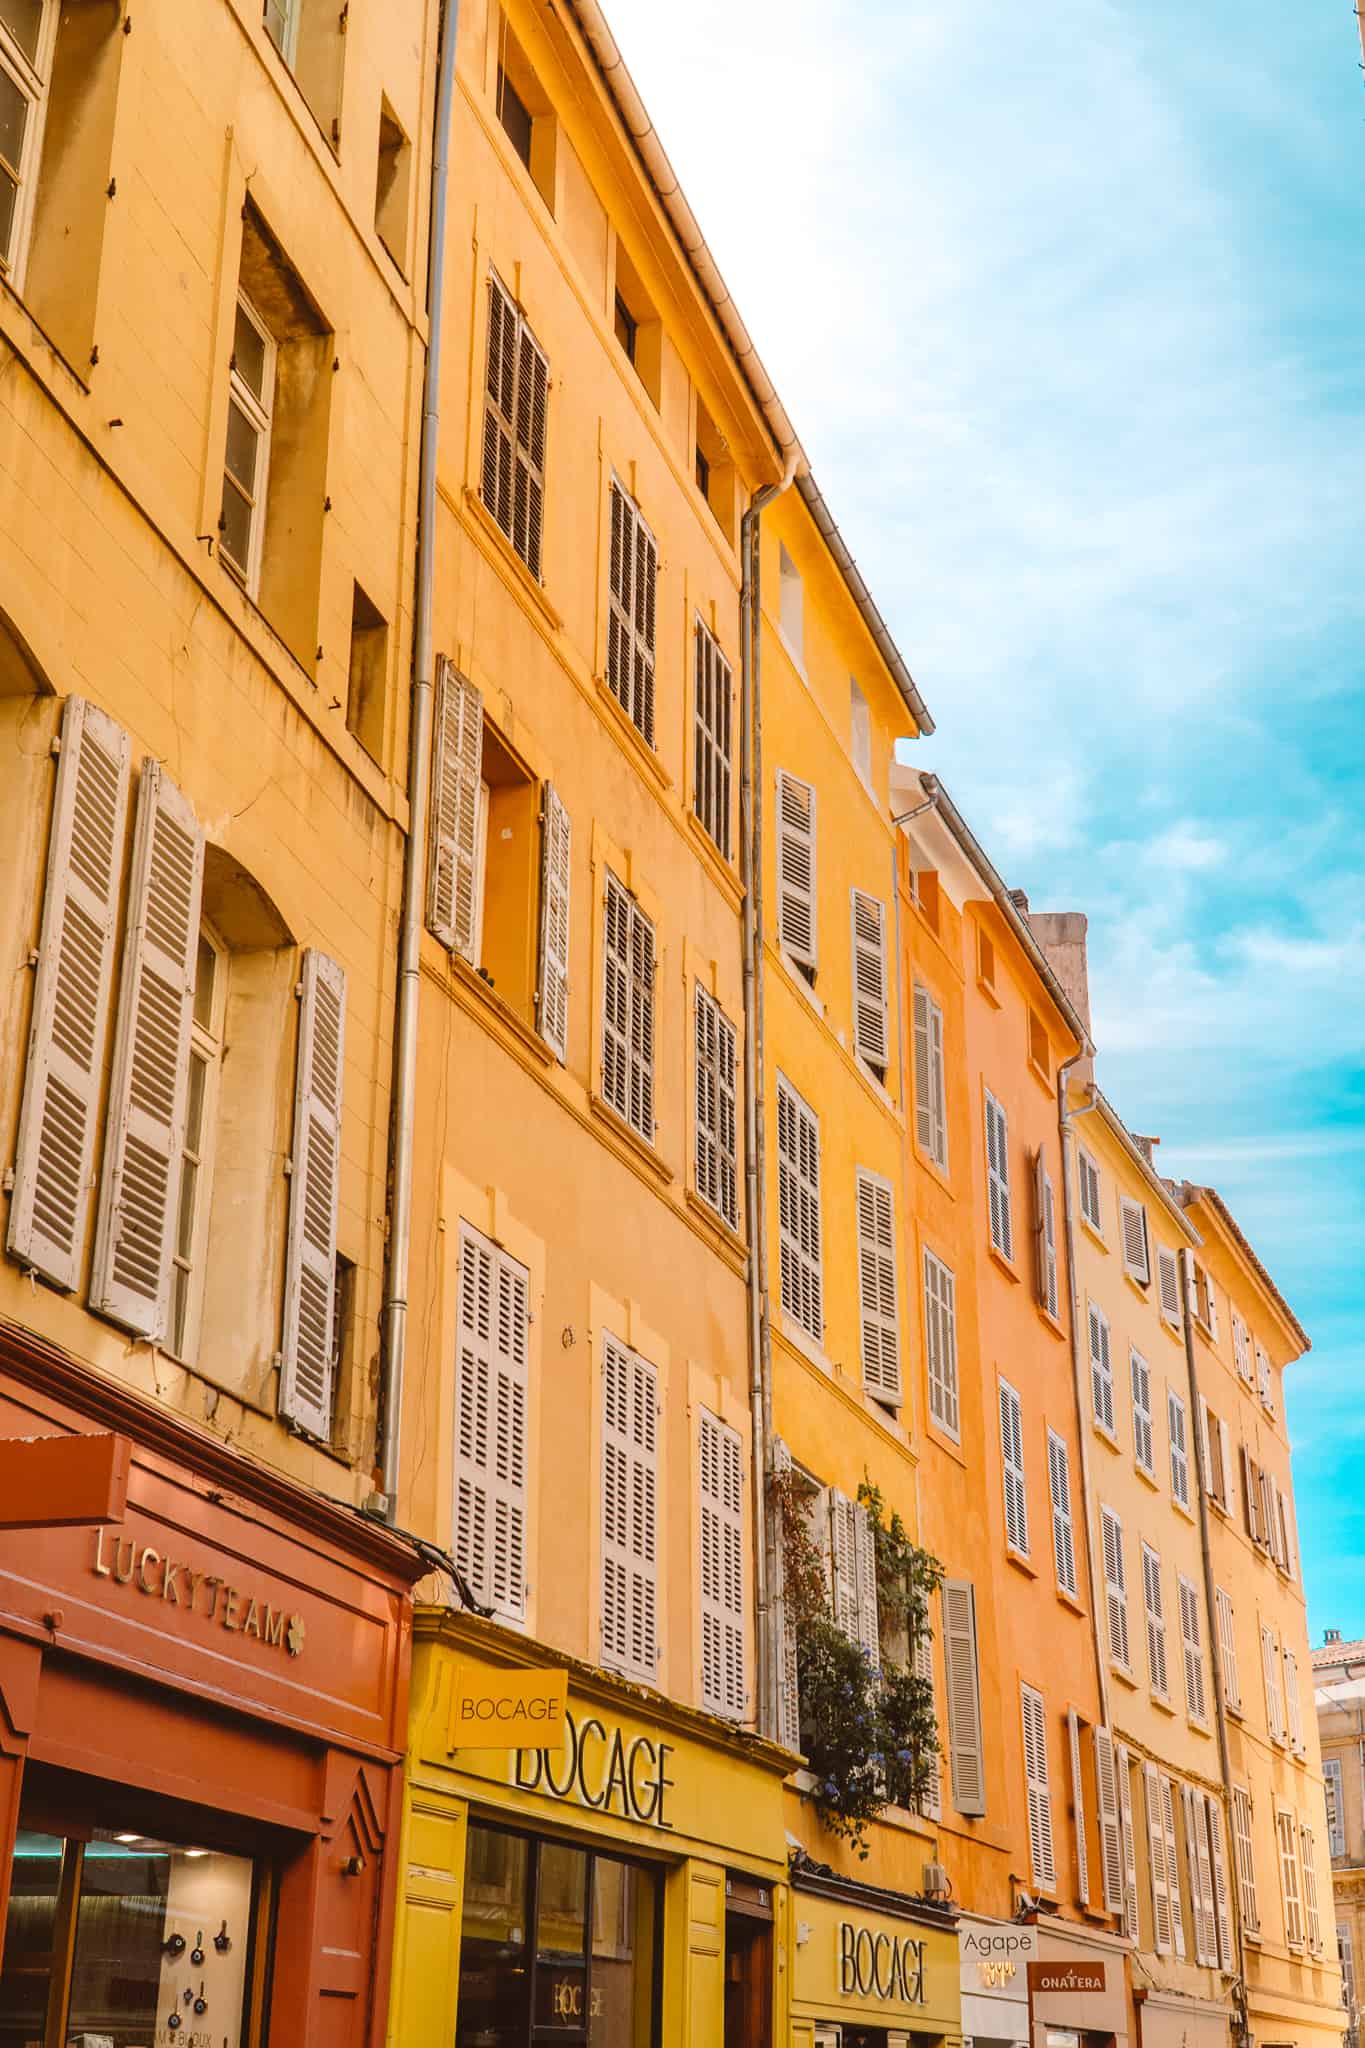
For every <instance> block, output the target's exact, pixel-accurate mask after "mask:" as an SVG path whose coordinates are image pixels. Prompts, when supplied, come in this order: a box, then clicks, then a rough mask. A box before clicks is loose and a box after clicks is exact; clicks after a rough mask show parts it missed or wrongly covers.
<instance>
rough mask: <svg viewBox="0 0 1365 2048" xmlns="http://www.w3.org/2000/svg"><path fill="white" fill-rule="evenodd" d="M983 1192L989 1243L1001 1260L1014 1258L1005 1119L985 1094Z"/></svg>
mask: <svg viewBox="0 0 1365 2048" xmlns="http://www.w3.org/2000/svg"><path fill="white" fill-rule="evenodd" d="M986 1193H987V1198H988V1202H989V1207H990V1223H991V1243H992V1244H993V1245H994V1246H995V1249H996V1250H997V1251H998V1252H999V1253H1000V1255H1001V1257H1002V1258H1006V1259H1012V1258H1013V1257H1014V1230H1013V1226H1012V1224H1011V1221H1010V1149H1009V1120H1008V1118H1007V1117H1006V1115H1005V1112H1004V1110H1003V1109H1002V1108H1001V1106H1000V1104H999V1103H998V1102H997V1101H996V1099H995V1097H994V1096H993V1095H992V1094H991V1093H990V1091H989V1090H987V1093H986Z"/></svg>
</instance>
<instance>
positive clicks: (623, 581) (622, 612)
mask: <svg viewBox="0 0 1365 2048" xmlns="http://www.w3.org/2000/svg"><path fill="white" fill-rule="evenodd" d="M636 524H637V513H636V510H635V505H634V502H633V500H632V499H631V498H630V497H628V496H627V494H626V492H625V491H624V490H622V488H621V486H620V484H619V483H617V482H616V480H615V478H613V479H612V486H611V558H610V569H609V575H608V591H609V604H608V611H607V687H608V689H609V690H610V691H611V693H612V695H613V697H615V698H616V700H617V702H618V703H619V704H620V705H621V707H622V709H623V710H624V711H625V712H627V713H628V714H631V715H633V704H634V690H633V682H634V642H635V571H636V562H637V550H636V540H635V529H636Z"/></svg>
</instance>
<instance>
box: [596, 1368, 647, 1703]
mask: <svg viewBox="0 0 1365 2048" xmlns="http://www.w3.org/2000/svg"><path fill="white" fill-rule="evenodd" d="M658 1486H659V1479H658V1391H657V1384H656V1377H655V1372H654V1367H653V1366H652V1365H650V1364H649V1363H648V1361H647V1360H646V1359H643V1358H640V1357H638V1356H637V1355H636V1353H635V1352H633V1351H630V1350H627V1348H626V1346H625V1345H624V1344H619V1343H618V1342H617V1341H616V1339H615V1338H614V1337H611V1336H608V1337H606V1338H605V1340H604V1342H603V1347H602V1662H603V1663H604V1664H607V1665H610V1666H611V1667H612V1668H613V1669H615V1670H618V1671H624V1672H626V1673H627V1674H628V1675H629V1676H631V1677H633V1678H642V1679H644V1680H646V1682H652V1681H653V1679H654V1675H655V1670H656V1667H657V1665H658V1661H659V1648H658V1604H659V1530H658Z"/></svg>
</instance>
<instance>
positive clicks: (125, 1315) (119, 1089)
mask: <svg viewBox="0 0 1365 2048" xmlns="http://www.w3.org/2000/svg"><path fill="white" fill-rule="evenodd" d="M203 874H204V835H203V833H202V832H201V831H200V829H199V825H198V821H197V820H196V818H195V815H194V810H193V808H192V806H191V805H190V803H189V802H188V800H187V799H186V798H185V797H184V796H182V795H181V793H180V791H179V790H178V789H177V788H176V787H175V785H174V784H173V783H171V782H168V781H167V780H166V778H165V777H164V776H163V775H162V773H161V769H160V766H159V764H158V763H157V762H155V761H151V760H148V761H144V763H143V765H142V774H141V778H140V781H139V786H138V806H137V826H136V830H135V834H134V840H133V871H132V879H131V881H130V883H129V890H128V920H127V928H126V931H125V934H124V941H123V979H122V983H121V986H120V989H119V1013H118V1026H117V1029H116V1031H115V1033H114V1067H113V1077H112V1080H111V1082H110V1088H109V1119H108V1127H107V1134H106V1137H105V1141H104V1170H103V1178H102V1181H101V1185H100V1201H99V1214H98V1220H97V1223H96V1228H95V1257H94V1263H93V1266H92V1268H91V1274H90V1305H91V1307H92V1308H95V1309H98V1310H99V1311H100V1313H101V1314H103V1315H107V1316H109V1317H111V1318H112V1320H113V1321H114V1322H116V1323H121V1324H122V1325H123V1327H124V1328H125V1329H128V1330H134V1331H136V1332H137V1334H138V1335H139V1336H142V1337H157V1338H159V1337H162V1336H164V1334H165V1331H166V1321H167V1311H168V1309H169V1305H170V1291H171V1254H172V1252H173V1250H174V1248H175V1225H176V1217H177V1214H178V1211H179V1197H180V1149H181V1146H182V1144H183V1143H184V1137H185V1101H186V1094H187V1090H188V1084H189V1045H190V1009H191V1005H192V1003H193V1000H194V977H195V966H196V962H197V959H198V952H199V898H200V890H201V886H202V882H203Z"/></svg>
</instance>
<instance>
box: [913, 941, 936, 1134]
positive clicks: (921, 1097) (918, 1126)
mask: <svg viewBox="0 0 1365 2048" xmlns="http://www.w3.org/2000/svg"><path fill="white" fill-rule="evenodd" d="M932 1007H933V1005H932V1004H931V1002H930V1000H929V992H928V990H927V989H922V988H921V987H920V986H919V984H918V982H917V983H916V984H915V996H914V1008H915V1138H916V1141H917V1142H918V1144H919V1147H920V1150H921V1151H923V1152H927V1153H928V1154H929V1157H930V1158H931V1159H932V1158H934V1157H935V1156H936V1155H935V1150H934V1093H933V1089H934V1084H933V1080H932V1073H933V1047H932V1044H931V1041H930V1035H929V1012H930V1010H931V1009H932Z"/></svg>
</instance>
